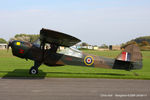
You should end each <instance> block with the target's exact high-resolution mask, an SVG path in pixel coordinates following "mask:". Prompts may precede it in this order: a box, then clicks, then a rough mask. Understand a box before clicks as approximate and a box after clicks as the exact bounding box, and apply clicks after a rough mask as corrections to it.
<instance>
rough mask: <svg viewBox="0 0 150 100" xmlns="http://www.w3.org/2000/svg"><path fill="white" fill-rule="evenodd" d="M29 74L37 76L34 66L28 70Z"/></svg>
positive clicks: (36, 69)
mask: <svg viewBox="0 0 150 100" xmlns="http://www.w3.org/2000/svg"><path fill="white" fill-rule="evenodd" d="M29 74H32V75H35V74H38V68H35V67H34V66H33V67H31V69H30V70H29Z"/></svg>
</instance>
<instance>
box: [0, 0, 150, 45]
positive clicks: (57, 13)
mask: <svg viewBox="0 0 150 100" xmlns="http://www.w3.org/2000/svg"><path fill="white" fill-rule="evenodd" d="M41 28H48V29H52V30H56V31H60V32H64V33H66V34H69V35H72V36H75V37H77V38H79V39H81V40H82V42H87V43H88V44H91V45H102V44H107V45H119V44H121V43H124V42H127V41H129V40H131V39H134V38H137V37H139V36H147V35H150V0H0V38H4V39H6V40H9V39H10V38H12V37H14V36H15V34H20V33H25V34H39V32H40V30H41Z"/></svg>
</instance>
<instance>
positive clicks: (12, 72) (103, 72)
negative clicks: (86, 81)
mask: <svg viewBox="0 0 150 100" xmlns="http://www.w3.org/2000/svg"><path fill="white" fill-rule="evenodd" d="M84 52H86V53H91V54H94V55H99V56H106V57H111V58H114V57H116V56H117V55H118V54H119V53H120V51H93V50H84ZM142 54H143V69H141V70H134V71H131V72H129V71H124V70H112V69H102V68H89V67H80V66H68V65H66V66H62V67H47V66H45V65H42V66H41V67H40V68H39V74H38V75H29V74H28V70H29V69H30V67H31V66H33V61H30V60H29V61H26V60H25V59H20V58H17V57H14V56H12V54H11V51H9V52H7V51H6V50H0V77H4V78H7V77H28V78H29V77H36V78H44V77H55V78H56V77H59V78H60V77H62V78H113V79H147V80H149V79H150V51H143V52H142ZM133 73H137V74H138V75H135V74H133Z"/></svg>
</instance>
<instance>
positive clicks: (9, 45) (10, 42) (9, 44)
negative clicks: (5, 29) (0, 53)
mask: <svg viewBox="0 0 150 100" xmlns="http://www.w3.org/2000/svg"><path fill="white" fill-rule="evenodd" d="M11 46H12V41H9V43H8V44H7V52H8V51H9V47H11Z"/></svg>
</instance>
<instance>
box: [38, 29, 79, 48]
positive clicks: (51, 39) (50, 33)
mask: <svg viewBox="0 0 150 100" xmlns="http://www.w3.org/2000/svg"><path fill="white" fill-rule="evenodd" d="M40 40H41V41H42V42H45V43H51V44H56V45H58V46H65V47H70V46H73V45H75V44H77V43H79V42H80V41H81V40H80V39H77V38H75V37H73V36H70V35H67V34H65V33H62V32H57V31H54V30H49V29H44V28H42V29H41V30H40Z"/></svg>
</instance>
